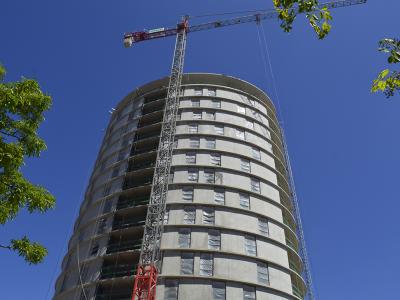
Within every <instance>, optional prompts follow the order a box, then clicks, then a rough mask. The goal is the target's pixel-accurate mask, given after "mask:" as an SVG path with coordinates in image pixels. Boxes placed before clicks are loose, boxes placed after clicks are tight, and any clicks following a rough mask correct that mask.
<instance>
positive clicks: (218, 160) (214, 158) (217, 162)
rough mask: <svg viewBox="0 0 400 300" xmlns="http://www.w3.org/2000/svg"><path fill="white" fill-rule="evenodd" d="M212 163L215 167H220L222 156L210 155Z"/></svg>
mask: <svg viewBox="0 0 400 300" xmlns="http://www.w3.org/2000/svg"><path fill="white" fill-rule="evenodd" d="M210 163H211V164H212V165H215V166H220V165H221V154H219V153H211V154H210Z"/></svg>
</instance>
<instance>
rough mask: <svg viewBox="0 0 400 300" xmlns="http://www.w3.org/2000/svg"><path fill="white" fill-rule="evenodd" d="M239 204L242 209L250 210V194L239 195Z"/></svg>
mask: <svg viewBox="0 0 400 300" xmlns="http://www.w3.org/2000/svg"><path fill="white" fill-rule="evenodd" d="M239 204H240V207H241V208H246V209H250V196H249V195H248V194H243V193H240V194H239Z"/></svg>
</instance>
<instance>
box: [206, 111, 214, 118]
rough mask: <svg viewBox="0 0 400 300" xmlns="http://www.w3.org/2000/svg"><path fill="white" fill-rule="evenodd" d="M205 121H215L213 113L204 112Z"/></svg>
mask: <svg viewBox="0 0 400 300" xmlns="http://www.w3.org/2000/svg"><path fill="white" fill-rule="evenodd" d="M206 119H207V120H215V112H212V111H207V112H206Z"/></svg>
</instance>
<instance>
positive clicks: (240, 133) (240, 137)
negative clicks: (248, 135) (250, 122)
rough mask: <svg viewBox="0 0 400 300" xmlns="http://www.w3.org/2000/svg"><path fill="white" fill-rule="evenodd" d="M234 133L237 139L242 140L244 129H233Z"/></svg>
mask: <svg viewBox="0 0 400 300" xmlns="http://www.w3.org/2000/svg"><path fill="white" fill-rule="evenodd" d="M235 133H236V137H237V138H238V139H241V140H244V130H242V129H236V130H235Z"/></svg>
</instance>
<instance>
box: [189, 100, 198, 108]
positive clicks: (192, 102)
mask: <svg viewBox="0 0 400 300" xmlns="http://www.w3.org/2000/svg"><path fill="white" fill-rule="evenodd" d="M191 104H192V107H200V100H199V99H193V100H192V101H191Z"/></svg>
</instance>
